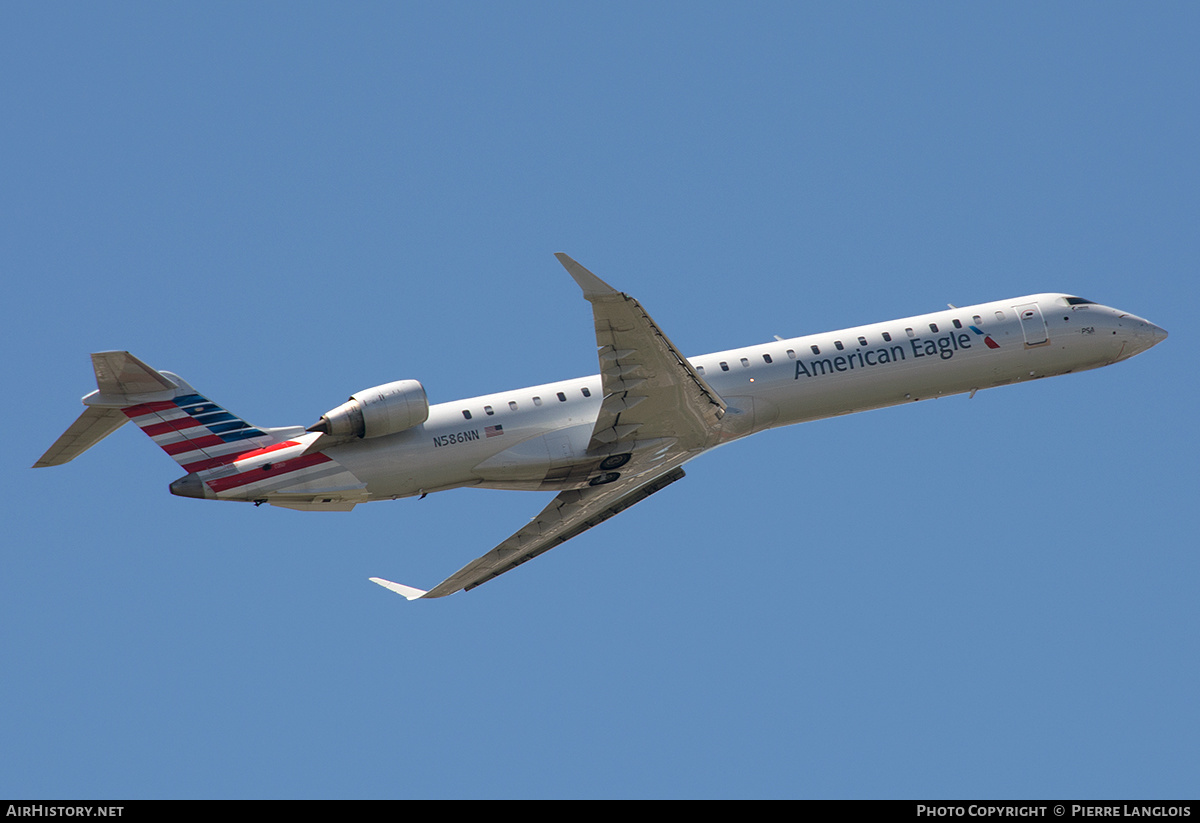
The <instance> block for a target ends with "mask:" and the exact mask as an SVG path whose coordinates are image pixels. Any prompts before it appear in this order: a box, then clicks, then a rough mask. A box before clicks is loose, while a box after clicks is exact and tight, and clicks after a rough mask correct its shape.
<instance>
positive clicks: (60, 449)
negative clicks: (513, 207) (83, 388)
mask: <svg viewBox="0 0 1200 823" xmlns="http://www.w3.org/2000/svg"><path fill="white" fill-rule="evenodd" d="M128 422H129V418H128V417H126V416H125V413H124V412H123V411H121V410H120V409H112V408H107V409H106V408H101V407H98V406H88V407H87V408H86V409H84V410H83V414H81V415H79V419H78V420H76V421H75V422H74V423H72V424H71V427H70V428H69V429H67V430H66V431H65V432H63V433H62V436H61V437H59V438H58V439H57V440H55V441H54V445H53V446H51V447H50V448H48V449H46V453H45V454H43V455H42V456H41V458H40V459H39V460H38V462H36V463H34V464H33V467H34V468H35V469H44V468H46V467H47V466H61V465H62V464H63V463H69V462H70V461H72V460H74V459H75V458H76V457H78V456H79V455H81V454H83V453H84V452H85V451H87V450H88V449H90V448H91V447H92V446H94V445H96V444H97V443H99V442H100V441H101V440H103V439H104V438H106V437H108V436H109V435H110V434H112V433H113V432H115V431H116V430H117V429H119V428H121V426H123V425H125V424H126V423H128Z"/></svg>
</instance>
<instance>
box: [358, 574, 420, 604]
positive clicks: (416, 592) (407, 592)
mask: <svg viewBox="0 0 1200 823" xmlns="http://www.w3.org/2000/svg"><path fill="white" fill-rule="evenodd" d="M368 579H369V580H370V581H371V582H372V583H378V584H379V585H380V586H383V587H384V588H385V589H391V590H392V591H394V592H395V593H396V594H399V595H402V596H404V597H405V598H407V599H408V600H416V599H417V598H420V597H424V596H425V591H424V590H422V589H414V588H413V587H412V586H401V585H400V584H399V583H393V582H392V581H390V580H384V579H383V578H382V577H371V578H368Z"/></svg>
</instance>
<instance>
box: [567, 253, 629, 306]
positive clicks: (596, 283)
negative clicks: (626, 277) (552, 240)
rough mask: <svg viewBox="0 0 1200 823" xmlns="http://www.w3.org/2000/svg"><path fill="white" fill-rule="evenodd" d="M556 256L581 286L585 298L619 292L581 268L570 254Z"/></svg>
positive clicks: (584, 268)
mask: <svg viewBox="0 0 1200 823" xmlns="http://www.w3.org/2000/svg"><path fill="white" fill-rule="evenodd" d="M554 256H555V257H556V258H558V262H559V263H562V267H563V268H564V269H566V270H567V274H569V275H571V277H572V278H573V279H574V280H575V282H576V283H578V284H579V288H581V289H583V295H584V297H587V298H588V299H591V298H592V297H594V296H597V295H607V294H616V293H617V290H616V289H614V288H613V287H612V286H610V285H609V284H608V283H605V282H604V281H603V280H601V279H600V278H599V277H597V276H596V275H594V274H592V272H590V271H588V269H587V268H586V267H584V266H581V265H580V264H579V262H578V261H576V260H575V259H574V258H572V257H571V256H570V255H568V254H564V253H563V252H561V251H556V252H555V253H554Z"/></svg>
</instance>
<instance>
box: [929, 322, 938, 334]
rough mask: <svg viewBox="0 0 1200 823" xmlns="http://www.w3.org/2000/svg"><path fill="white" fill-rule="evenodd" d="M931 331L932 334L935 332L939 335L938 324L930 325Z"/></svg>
mask: <svg viewBox="0 0 1200 823" xmlns="http://www.w3.org/2000/svg"><path fill="white" fill-rule="evenodd" d="M929 330H930V331H931V332H933V333H934V334H937V323H930V324H929Z"/></svg>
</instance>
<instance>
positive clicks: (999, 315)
mask: <svg viewBox="0 0 1200 823" xmlns="http://www.w3.org/2000/svg"><path fill="white" fill-rule="evenodd" d="M996 319H997V320H1004V312H1002V311H998V312H996ZM971 320H972V321H973V322H974V323H975V325H976V326H979V325H981V324H982V323H983V318H982V317H980V316H979V315H978V314H976V315H972V317H971ZM951 322H952V323H953V325H954V328H956V329H961V328H962V327H963V324H962V321H961V320H959V319H957V318H955V319H954V320H953V321H951ZM929 330H930V331H931V332H933V333H934V334H937V333H938V332H939V329H938V324H937V323H930V324H929ZM904 333H905V334H906V335H907V336H908V337H916V336H917V333H916V332H915V331H913V330H912V329H911V328H907V329H905V330H904ZM882 336H883V342H885V343H891V342H892V333H891V332H886V331H885V332H883V335H882ZM858 345H859V346H869V345H871V343H870V342H869V341H868V340H867V338H865V337H863V336H861V335H860V336H859V338H858ZM833 347H834V348H835V349H837V350H838V351H845V350H846V345H845V344H844V343H843V342H842V341H841V340H834V341H833ZM809 348H810V349H812V353H813V354H820V353H821V347H820V346H818V345H816V344H813V345H812V346H810V347H809ZM787 356H788V358H789V359H791V360H795V359H796V352H795V351H794V350H792V349H788V350H787ZM762 359H763V362H764V363H771V362H772V360H771V355H769V354H764V355H763V356H762ZM741 364H742V368H748V367H749V366H750V360H749V358H746V357H743V358H741ZM718 365H720V367H721V371H729V363H728V361H725V360H722V361H721V362H720V363H719V364H718ZM696 371H698V372H699V373H700V374H702V375H703V374H704V367H703V366H697V367H696Z"/></svg>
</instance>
